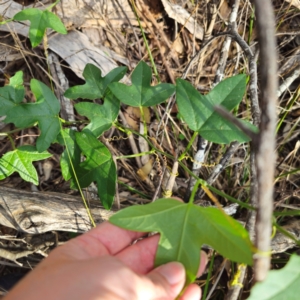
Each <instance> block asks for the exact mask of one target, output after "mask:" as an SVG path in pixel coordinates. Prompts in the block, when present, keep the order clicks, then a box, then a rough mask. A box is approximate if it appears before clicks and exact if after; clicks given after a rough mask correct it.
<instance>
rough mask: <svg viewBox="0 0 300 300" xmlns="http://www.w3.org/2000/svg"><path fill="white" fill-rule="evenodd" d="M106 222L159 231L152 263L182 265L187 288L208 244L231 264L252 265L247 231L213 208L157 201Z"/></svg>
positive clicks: (146, 230) (120, 212) (132, 228)
mask: <svg viewBox="0 0 300 300" xmlns="http://www.w3.org/2000/svg"><path fill="white" fill-rule="evenodd" d="M109 221H110V222H111V223H113V224H115V225H117V226H120V227H122V228H125V229H129V230H134V231H141V232H152V231H154V232H156V231H157V232H159V233H160V240H159V245H158V249H157V253H156V260H155V264H156V265H157V266H158V265H161V264H164V263H167V262H170V261H179V262H181V263H182V264H183V265H184V266H185V268H186V274H187V280H186V285H188V284H189V283H191V282H193V281H194V280H195V278H196V274H197V271H198V266H199V257H200V255H199V252H200V248H201V246H202V245H203V244H208V245H211V246H212V247H214V248H215V249H216V250H217V251H218V252H220V253H221V254H222V255H224V256H226V257H228V258H229V259H231V260H233V261H237V262H243V263H247V264H250V265H251V264H252V253H251V242H250V239H249V236H248V233H247V231H246V230H245V229H244V228H243V227H242V226H241V225H240V224H239V223H238V222H237V221H235V220H234V219H233V218H231V217H229V216H227V215H225V214H224V213H222V212H221V211H220V210H218V209H216V208H203V207H199V206H196V205H193V204H190V203H188V204H186V203H182V202H179V201H177V200H174V199H160V200H157V201H156V202H154V203H151V204H147V205H140V206H138V205H136V206H131V207H128V208H126V209H123V210H121V211H119V212H117V213H116V214H115V215H113V216H112V217H111V218H110V219H109Z"/></svg>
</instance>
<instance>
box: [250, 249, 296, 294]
mask: <svg viewBox="0 0 300 300" xmlns="http://www.w3.org/2000/svg"><path fill="white" fill-rule="evenodd" d="M299 265H300V257H299V256H298V255H292V256H291V258H290V260H289V262H288V263H287V264H286V265H285V267H284V268H282V269H280V270H273V271H269V273H268V276H267V278H266V280H265V281H263V282H260V283H256V284H255V285H254V287H253V288H252V290H251V294H250V297H249V298H248V300H257V299H259V300H282V299H288V300H298V299H299V294H300V285H299V282H300V268H299Z"/></svg>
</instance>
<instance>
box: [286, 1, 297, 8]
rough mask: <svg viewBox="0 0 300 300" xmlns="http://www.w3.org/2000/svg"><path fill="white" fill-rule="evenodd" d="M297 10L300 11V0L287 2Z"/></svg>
mask: <svg viewBox="0 0 300 300" xmlns="http://www.w3.org/2000/svg"><path fill="white" fill-rule="evenodd" d="M285 1H286V2H288V3H290V4H291V5H293V6H295V7H296V8H298V9H300V0H285Z"/></svg>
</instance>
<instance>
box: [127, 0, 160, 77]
mask: <svg viewBox="0 0 300 300" xmlns="http://www.w3.org/2000/svg"><path fill="white" fill-rule="evenodd" d="M131 4H132V7H133V11H134V14H135V16H136V19H137V21H138V23H139V27H140V29H141V33H142V36H143V41H144V43H145V46H146V49H147V52H148V55H149V58H150V61H151V65H152V68H153V72H154V74H155V76H156V79H157V81H158V83H160V78H159V75H158V72H157V69H156V65H155V62H154V59H153V56H152V53H151V50H150V47H149V44H148V41H147V38H146V35H145V32H144V29H143V26H142V24H141V20H140V18H139V16H138V13H137V9H136V6H135V3H134V1H133V0H131Z"/></svg>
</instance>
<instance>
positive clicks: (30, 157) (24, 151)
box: [0, 145, 51, 185]
mask: <svg viewBox="0 0 300 300" xmlns="http://www.w3.org/2000/svg"><path fill="white" fill-rule="evenodd" d="M48 157H51V154H50V153H48V152H47V151H44V152H42V153H40V152H38V151H37V150H36V148H35V147H33V146H29V145H26V146H21V147H19V148H18V149H15V150H13V151H10V152H7V153H5V154H4V155H3V156H2V158H1V159H0V180H2V179H4V178H6V177H8V176H10V175H11V174H12V173H14V172H18V173H19V175H20V176H21V177H22V178H23V179H24V180H25V181H28V182H32V183H33V184H35V185H38V183H39V182H38V175H37V172H36V169H35V168H34V166H33V164H32V162H33V161H38V160H42V159H46V158H48Z"/></svg>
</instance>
